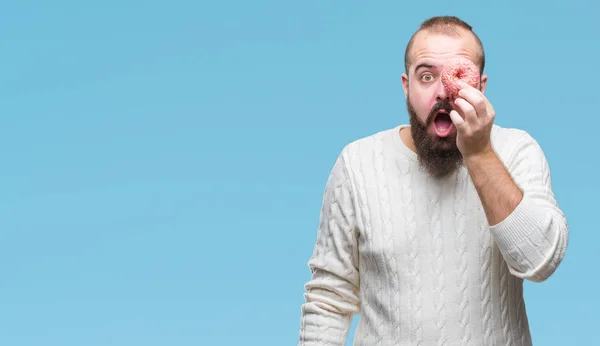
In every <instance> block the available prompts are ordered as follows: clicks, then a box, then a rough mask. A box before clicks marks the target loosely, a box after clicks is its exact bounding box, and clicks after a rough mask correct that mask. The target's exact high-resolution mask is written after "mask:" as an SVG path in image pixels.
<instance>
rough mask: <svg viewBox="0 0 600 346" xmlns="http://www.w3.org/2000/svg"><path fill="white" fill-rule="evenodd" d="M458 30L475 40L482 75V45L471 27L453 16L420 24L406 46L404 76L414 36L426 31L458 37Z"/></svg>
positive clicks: (432, 19)
mask: <svg viewBox="0 0 600 346" xmlns="http://www.w3.org/2000/svg"><path fill="white" fill-rule="evenodd" d="M457 27H458V28H462V29H464V30H466V31H468V32H470V33H472V34H473V36H474V37H475V40H476V41H477V43H478V44H479V47H480V48H481V51H480V53H479V57H478V58H479V59H478V60H479V61H478V62H477V63H478V65H479V71H480V73H481V74H483V69H484V67H485V51H484V49H483V44H482V43H481V40H480V39H479V36H477V34H475V32H474V31H473V28H472V27H471V25H469V24H467V23H466V22H465V21H463V20H461V19H459V18H458V17H455V16H436V17H431V18H429V19H427V20H425V21H424V22H423V23H421V26H420V27H419V29H418V30H417V31H416V32H415V33H414V34H413V35H412V36H411V38H410V40H409V41H408V44H407V45H406V51H405V52H404V69H405V70H406V74H408V66H409V65H410V50H411V48H412V46H413V44H414V39H415V36H416V35H417V34H418V33H419V32H420V31H423V30H428V31H431V32H434V33H439V34H445V35H450V36H458V35H460V33H459V32H458V30H457Z"/></svg>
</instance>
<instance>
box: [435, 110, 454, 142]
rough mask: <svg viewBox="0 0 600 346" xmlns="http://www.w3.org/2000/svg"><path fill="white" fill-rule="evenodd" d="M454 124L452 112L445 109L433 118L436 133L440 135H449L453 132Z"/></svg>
mask: <svg viewBox="0 0 600 346" xmlns="http://www.w3.org/2000/svg"><path fill="white" fill-rule="evenodd" d="M453 127H454V124H452V119H450V114H449V113H448V112H446V111H444V110H441V111H439V112H438V113H437V114H436V115H435V118H434V119H433V129H434V130H435V134H436V135H438V136H439V137H447V136H448V135H450V133H451V132H452V128H453Z"/></svg>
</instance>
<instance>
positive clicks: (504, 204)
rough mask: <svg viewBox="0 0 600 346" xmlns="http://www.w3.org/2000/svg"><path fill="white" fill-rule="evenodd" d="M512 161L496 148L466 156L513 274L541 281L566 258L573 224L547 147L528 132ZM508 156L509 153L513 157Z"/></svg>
mask: <svg viewBox="0 0 600 346" xmlns="http://www.w3.org/2000/svg"><path fill="white" fill-rule="evenodd" d="M513 150H514V153H515V154H514V157H513V158H512V159H509V160H508V162H507V163H506V165H505V164H504V163H503V161H502V160H500V158H499V156H497V155H496V154H495V153H494V152H493V151H492V152H491V153H490V152H488V153H485V154H481V155H480V156H478V157H468V158H465V162H466V165H467V166H468V169H469V172H470V174H471V177H472V180H473V184H474V186H475V188H476V190H477V192H478V195H479V197H480V200H481V203H482V205H483V208H484V210H485V214H486V216H487V219H488V223H489V225H490V228H489V231H490V233H491V234H492V236H493V238H494V242H495V243H496V245H497V246H498V248H499V250H500V252H501V253H502V255H503V257H504V259H505V260H506V262H507V264H508V266H509V270H510V272H511V273H512V274H513V275H515V276H518V277H520V278H523V279H528V280H531V281H535V282H540V281H544V280H545V279H547V278H548V277H550V276H551V275H552V274H553V273H554V271H555V270H556V269H557V268H558V265H559V264H560V262H561V261H562V259H563V257H564V254H565V251H566V247H567V242H568V227H567V223H566V219H565V217H564V214H563V212H562V211H561V210H560V208H559V207H558V205H557V203H556V200H555V199H554V195H553V193H552V187H551V182H550V180H551V179H550V171H549V167H548V164H547V161H546V160H545V157H544V155H543V153H542V152H541V149H540V148H539V146H538V145H537V143H536V142H535V141H534V140H533V139H531V138H530V137H529V136H527V137H526V138H525V139H524V140H523V141H522V142H521V143H520V144H518V145H516V147H515V148H514V149H513ZM507 157H508V155H507Z"/></svg>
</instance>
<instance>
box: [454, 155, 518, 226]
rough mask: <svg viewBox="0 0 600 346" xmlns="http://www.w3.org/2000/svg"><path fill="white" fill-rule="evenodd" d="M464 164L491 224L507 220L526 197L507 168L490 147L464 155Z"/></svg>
mask: <svg viewBox="0 0 600 346" xmlns="http://www.w3.org/2000/svg"><path fill="white" fill-rule="evenodd" d="M465 164H466V166H467V168H468V170H469V173H470V175H471V179H472V180H473V185H474V186H475V189H476V190H477V194H478V195H479V199H480V200H481V204H482V205H483V209H484V211H485V214H486V217H487V219H488V223H489V224H490V225H496V224H498V223H500V222H502V221H503V220H505V219H506V218H507V217H508V216H509V215H510V214H511V213H512V212H513V211H514V210H515V209H516V208H517V206H518V205H519V203H520V202H521V200H522V199H523V192H522V191H521V189H520V188H519V187H518V186H517V184H515V182H514V181H513V179H512V178H511V176H510V174H509V173H508V171H507V169H506V167H505V166H504V164H503V163H502V161H501V160H500V158H499V157H498V155H496V153H495V152H494V150H492V149H491V148H490V149H489V150H486V151H485V152H482V153H479V154H476V155H472V156H468V157H465Z"/></svg>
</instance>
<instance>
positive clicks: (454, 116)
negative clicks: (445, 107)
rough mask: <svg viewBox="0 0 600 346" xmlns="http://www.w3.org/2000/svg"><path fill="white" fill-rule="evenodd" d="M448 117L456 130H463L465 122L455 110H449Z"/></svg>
mask: <svg viewBox="0 0 600 346" xmlns="http://www.w3.org/2000/svg"><path fill="white" fill-rule="evenodd" d="M450 119H451V120H452V123H453V124H454V126H455V127H456V130H457V131H458V132H463V131H464V130H465V128H466V126H467V122H466V121H465V120H464V119H463V118H462V117H461V116H460V114H458V112H457V111H456V110H451V111H450Z"/></svg>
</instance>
